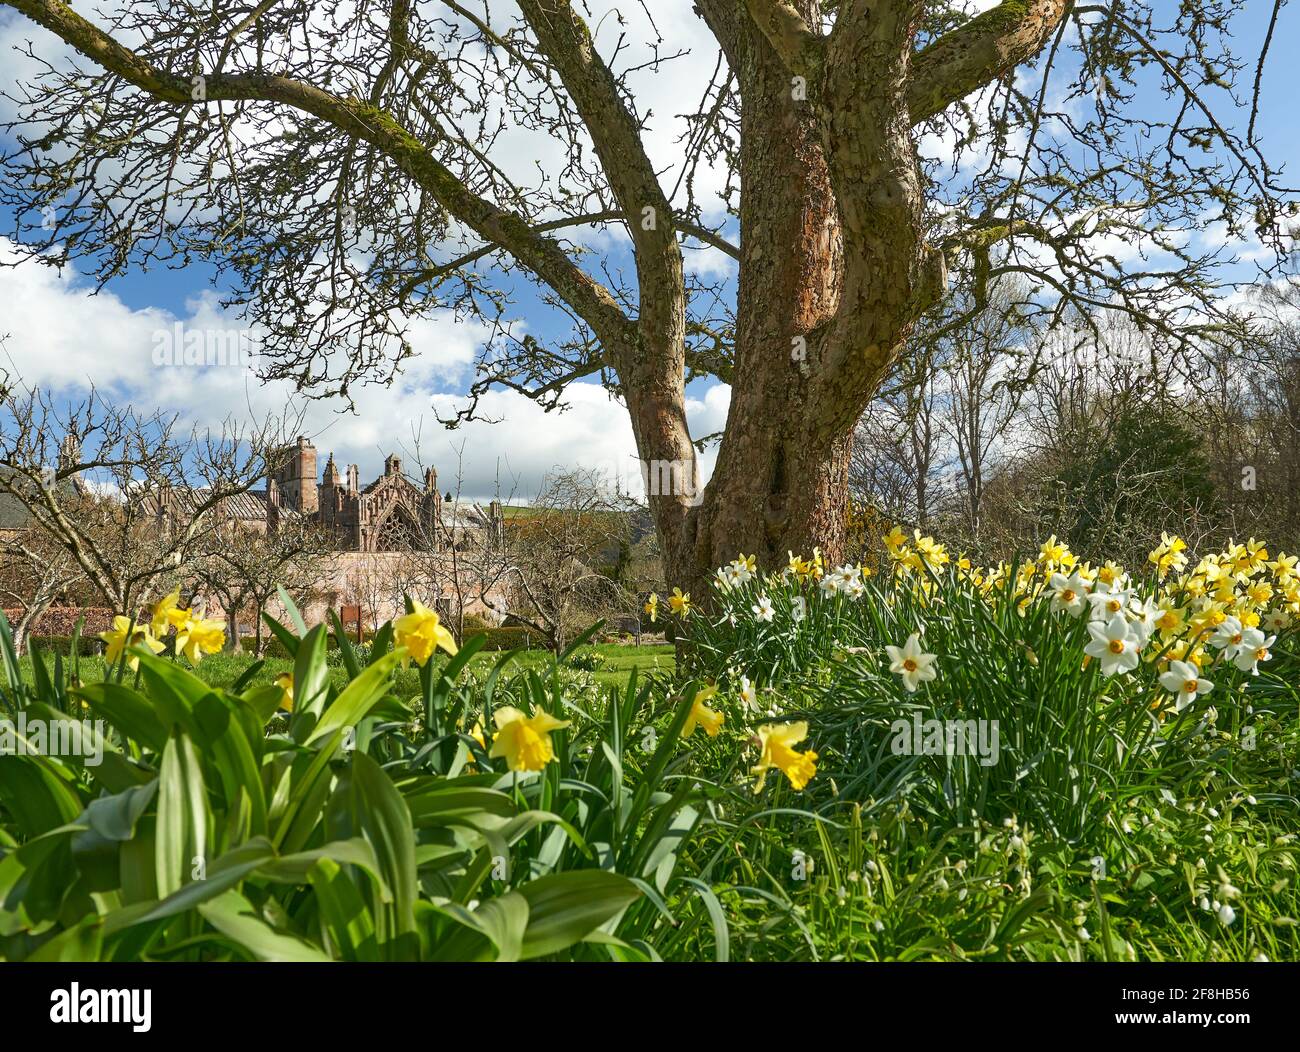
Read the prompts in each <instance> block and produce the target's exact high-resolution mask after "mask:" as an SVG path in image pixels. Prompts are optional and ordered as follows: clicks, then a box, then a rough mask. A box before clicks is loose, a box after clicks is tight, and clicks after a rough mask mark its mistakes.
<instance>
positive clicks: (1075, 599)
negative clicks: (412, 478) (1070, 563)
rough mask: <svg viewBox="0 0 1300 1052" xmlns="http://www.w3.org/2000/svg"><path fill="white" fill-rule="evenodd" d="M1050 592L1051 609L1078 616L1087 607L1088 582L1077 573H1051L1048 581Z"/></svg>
mask: <svg viewBox="0 0 1300 1052" xmlns="http://www.w3.org/2000/svg"><path fill="white" fill-rule="evenodd" d="M1048 587H1049V588H1050V589H1051V592H1052V609H1053V610H1057V611H1064V612H1065V613H1067V614H1072V615H1073V616H1075V617H1078V616H1079V615H1080V614H1082V613H1083V612H1084V611H1085V610H1086V609H1087V608H1088V582H1086V581H1085V580H1084V579H1083V578H1082V577H1080V576H1079V574H1078V573H1077V572H1076V573H1072V574H1070V576H1068V577H1067V576H1066V575H1065V574H1062V573H1054V574H1052V577H1051V579H1050V580H1049V581H1048Z"/></svg>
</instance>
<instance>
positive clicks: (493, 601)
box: [480, 469, 637, 651]
mask: <svg viewBox="0 0 1300 1052" xmlns="http://www.w3.org/2000/svg"><path fill="white" fill-rule="evenodd" d="M631 510H632V506H631V505H629V503H628V502H627V500H626V499H625V498H622V497H620V496H618V495H615V494H612V493H611V492H610V490H609V489H608V487H607V486H606V480H605V479H604V478H603V477H602V476H600V475H599V473H597V472H593V471H589V470H582V469H580V470H575V471H564V472H556V473H554V474H551V475H549V476H548V477H547V478H546V480H545V482H544V483H543V485H542V489H541V492H540V493H539V494H538V496H537V498H536V499H535V500H534V501H533V503H532V504H531V506H530V507H529V508H528V510H527V512H526V513H524V514H521V515H519V516H517V517H515V518H513V519H511V520H510V521H509V522H508V523H505V524H504V528H503V530H502V531H501V534H500V536H499V547H498V549H497V550H496V551H495V552H493V553H492V555H491V563H492V565H494V566H496V567H499V568H500V569H499V571H498V574H497V577H498V580H499V581H500V582H501V585H502V586H504V587H499V588H498V589H497V591H496V593H495V594H494V593H490V592H487V591H484V592H481V593H480V599H481V601H483V603H484V605H486V606H487V607H488V608H489V609H492V610H495V611H496V612H497V613H499V614H501V615H503V617H504V619H505V621H506V623H507V624H519V625H524V626H526V627H528V628H531V629H533V630H534V631H535V632H537V633H539V634H540V635H541V636H542V637H543V638H544V639H545V640H546V641H547V643H548V645H549V646H550V647H551V648H552V649H554V650H557V651H558V650H561V649H563V647H564V645H565V643H566V641H567V640H568V639H569V638H570V637H571V636H572V634H573V633H574V632H575V631H577V630H581V629H582V628H585V627H586V625H587V624H589V623H591V622H593V621H595V620H597V619H598V618H600V617H603V616H606V615H607V614H609V613H628V612H630V611H632V610H634V609H636V603H637V601H636V596H635V595H633V594H631V593H629V592H628V591H627V589H626V588H624V587H623V586H622V585H620V584H619V583H618V582H617V581H616V580H614V577H613V575H612V574H611V572H610V567H611V564H612V563H614V562H615V561H616V560H617V558H618V554H619V552H620V550H621V548H622V547H623V546H625V545H626V542H627V539H628V532H629V513H630V512H631Z"/></svg>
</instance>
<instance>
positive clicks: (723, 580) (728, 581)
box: [713, 566, 733, 592]
mask: <svg viewBox="0 0 1300 1052" xmlns="http://www.w3.org/2000/svg"><path fill="white" fill-rule="evenodd" d="M713 584H714V587H716V588H717V589H718V590H720V591H723V592H726V591H728V590H730V588H731V586H732V584H733V577H732V573H731V567H730V566H719V567H718V568H717V569H716V570H714V571H713Z"/></svg>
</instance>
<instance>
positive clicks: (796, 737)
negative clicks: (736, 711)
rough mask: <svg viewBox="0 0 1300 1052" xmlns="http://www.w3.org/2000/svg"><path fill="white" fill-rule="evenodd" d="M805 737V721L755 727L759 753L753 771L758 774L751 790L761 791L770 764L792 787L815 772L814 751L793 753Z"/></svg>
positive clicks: (804, 783)
mask: <svg viewBox="0 0 1300 1052" xmlns="http://www.w3.org/2000/svg"><path fill="white" fill-rule="evenodd" d="M807 737H808V723H807V721H805V720H799V721H798V722H797V723H768V724H764V725H763V726H762V727H759V728H758V740H759V743H760V745H761V747H762V754H761V755H760V756H759V758H758V764H757V765H756V766H755V767H754V769H753V773H754V774H756V775H758V782H757V784H756V785H755V786H754V792H756V793H759V792H762V790H763V786H764V784H765V783H766V782H767V772H768V771H769V770H771V769H772V768H773V767H775V768H777V769H778V770H780V771H781V772H782V773H784V774H785V776H786V777H787V778H788V779H790V784H791V785H792V786H793V787H794V788H795V789H802V788H803V787H804V786H805V785H807V784H808V783H809V782H810V781H812V779H813V776H814V775H815V774H816V773H817V754H816V753H815V752H813V751H812V750H811V749H809V750H808V751H807V752H795V750H794V747H795V746H796V745H798V744H799V743H800V742H801V741H803V740H804V739H805V738H807Z"/></svg>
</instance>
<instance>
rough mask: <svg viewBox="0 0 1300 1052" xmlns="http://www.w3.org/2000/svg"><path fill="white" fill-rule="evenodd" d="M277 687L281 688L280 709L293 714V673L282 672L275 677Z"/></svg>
mask: <svg viewBox="0 0 1300 1052" xmlns="http://www.w3.org/2000/svg"><path fill="white" fill-rule="evenodd" d="M275 685H276V686H277V687H279V688H280V708H282V709H287V710H288V711H289V712H293V673H292V672H281V673H280V674H279V675H278V676H276V677H275Z"/></svg>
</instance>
